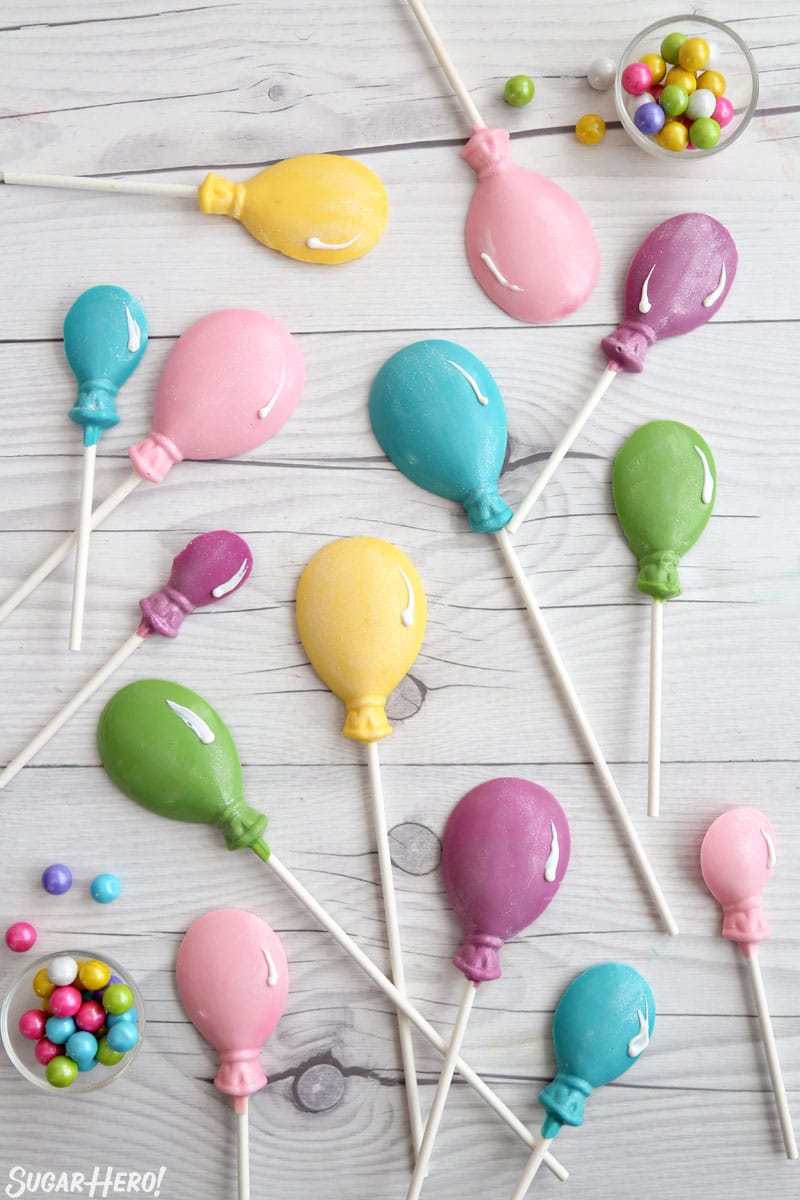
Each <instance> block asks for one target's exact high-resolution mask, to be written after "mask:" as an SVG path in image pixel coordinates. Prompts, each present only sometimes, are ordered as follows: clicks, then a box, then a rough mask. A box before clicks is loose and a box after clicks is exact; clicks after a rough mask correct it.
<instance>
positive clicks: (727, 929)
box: [722, 896, 772, 944]
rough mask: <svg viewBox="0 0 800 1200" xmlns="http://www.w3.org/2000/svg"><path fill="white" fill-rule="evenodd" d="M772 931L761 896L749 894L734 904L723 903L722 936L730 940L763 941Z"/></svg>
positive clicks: (742, 941)
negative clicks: (762, 905)
mask: <svg viewBox="0 0 800 1200" xmlns="http://www.w3.org/2000/svg"><path fill="white" fill-rule="evenodd" d="M771 933H772V929H771V927H770V924H769V921H768V920H767V918H766V917H765V915H764V910H763V909H762V907H761V897H760V896H748V897H746V898H745V899H744V900H735V901H734V902H733V903H732V904H723V906H722V936H723V937H724V938H727V939H728V941H729V942H739V943H740V944H747V943H749V942H763V941H764V940H765V939H766V938H768V937H769V936H770V934H771Z"/></svg>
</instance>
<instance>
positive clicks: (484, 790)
mask: <svg viewBox="0 0 800 1200" xmlns="http://www.w3.org/2000/svg"><path fill="white" fill-rule="evenodd" d="M569 851H570V832H569V825H568V823H567V818H566V816H565V815H564V811H563V809H562V808H561V805H560V804H559V803H558V801H557V800H556V798H555V796H553V795H551V793H550V792H548V791H547V790H546V789H545V788H543V787H540V786H539V784H538V783H530V782H529V781H528V780H527V779H490V780H489V782H488V783H482V784H481V785H480V786H479V787H476V788H473V789H472V791H471V792H467V794H466V796H463V797H462V798H461V800H459V802H458V804H457V805H456V806H455V808H454V809H453V811H452V813H451V814H450V818H449V820H448V822H447V826H446V828H445V831H444V837H443V838H442V875H443V877H444V886H445V888H446V889H447V895H448V896H449V898H450V903H451V904H452V906H453V909H454V911H455V913H456V916H457V917H458V919H459V922H460V923H461V928H462V930H463V931H464V941H463V943H462V945H461V947H460V949H459V950H458V952H457V954H456V956H455V958H454V959H453V962H454V963H455V965H456V966H457V967H458V969H459V971H463V973H464V975H465V976H466V980H467V982H466V987H465V989H464V992H463V995H462V999H461V1004H460V1006H459V1010H458V1015H457V1017H456V1021H455V1025H454V1026H453V1032H452V1034H451V1035H450V1045H449V1046H448V1049H447V1057H446V1058H445V1061H444V1065H443V1067H442V1073H441V1075H440V1076H439V1083H438V1085H437V1087H436V1093H435V1095H434V1098H433V1103H432V1105H431V1110H430V1114H429V1116H428V1122H427V1124H426V1126H425V1136H424V1137H423V1139H422V1148H421V1150H420V1155H419V1158H418V1159H417V1165H416V1168H415V1170H414V1175H413V1178H412V1180H411V1184H410V1186H409V1189H408V1194H407V1196H406V1200H417V1198H418V1197H419V1194H420V1192H421V1191H422V1182H423V1179H424V1177H425V1171H426V1169H427V1165H428V1162H429V1160H430V1156H431V1152H432V1150H433V1143H434V1141H435V1138H436V1134H437V1132H438V1129H439V1125H440V1123H441V1119H442V1115H443V1113H444V1106H445V1104H446V1102H447V1095H448V1092H449V1090H450V1084H451V1082H452V1078H453V1072H454V1070H455V1064H456V1059H457V1058H458V1055H459V1054H460V1052H461V1045H462V1042H463V1040H464V1034H465V1033H466V1029H467V1022H468V1020H469V1015H470V1013H471V1011H472V1005H473V1003H474V1001H475V994H476V992H477V990H478V985H479V984H480V983H483V982H485V981H486V980H490V979H499V978H500V975H501V971H500V959H499V953H500V950H501V949H502V946H503V943H504V942H505V941H507V940H508V939H509V938H511V937H515V936H516V935H517V934H518V933H521V932H522V930H523V929H526V928H527V927H528V926H529V925H530V924H532V923H533V922H534V921H535V920H536V918H537V917H539V916H541V914H542V913H543V912H544V910H545V909H546V908H547V906H548V904H549V903H550V901H551V900H552V899H553V897H554V896H555V894H556V892H557V891H558V889H559V887H560V886H561V880H562V879H563V878H564V874H565V872H566V870H567V863H568V862H569Z"/></svg>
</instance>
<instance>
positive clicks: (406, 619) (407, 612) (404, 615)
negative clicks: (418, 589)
mask: <svg viewBox="0 0 800 1200" xmlns="http://www.w3.org/2000/svg"><path fill="white" fill-rule="evenodd" d="M397 569H398V571H399V572H400V574H401V575H402V576H403V583H404V584H405V585H406V588H407V589H408V605H407V607H406V608H404V609H403V611H402V612H401V613H400V620H401V621H402V622H403V624H404V625H405V626H406V628H409V627H410V626H411V625H413V624H414V589H413V587H412V586H411V580H410V579H409V578H408V576H407V575H406V573H405V571H404V570H403V568H402V567H398V568H397Z"/></svg>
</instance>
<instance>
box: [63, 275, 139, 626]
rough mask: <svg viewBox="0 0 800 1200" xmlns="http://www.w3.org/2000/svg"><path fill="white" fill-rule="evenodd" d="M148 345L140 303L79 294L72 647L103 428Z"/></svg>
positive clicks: (71, 334)
mask: <svg viewBox="0 0 800 1200" xmlns="http://www.w3.org/2000/svg"><path fill="white" fill-rule="evenodd" d="M146 347H147V320H146V318H145V315H144V312H143V311H142V306H141V304H140V303H139V301H138V300H137V299H136V298H135V297H134V296H132V295H131V294H130V292H126V291H125V290H124V288H120V287H110V286H107V285H105V286H101V287H93V288H89V291H88V292H83V294H82V295H80V296H79V297H78V299H77V300H76V301H75V303H74V304H73V305H72V308H71V309H70V310H69V312H68V313H67V315H66V317H65V319H64V353H65V354H66V356H67V362H68V363H69V365H70V367H71V368H72V370H73V373H74V375H75V378H76V379H77V381H78V398H77V400H76V402H75V404H74V405H73V407H72V408H71V409H70V413H69V415H70V419H71V420H73V421H74V422H75V423H76V424H77V425H81V426H83V481H82V483H81V503H80V516H79V520H78V544H77V549H76V552H75V578H74V581H73V589H72V618H71V624H70V633H69V648H70V650H80V648H81V637H82V634H83V610H84V605H85V601H86V576H87V573H88V568H89V534H90V531H91V525H90V522H91V516H92V498H93V495H94V467H95V457H96V454H97V443H98V442H99V440H100V435H101V434H102V432H103V430H104V429H111V428H112V426H114V425H116V424H118V422H119V416H118V414H117V408H116V405H115V404H114V399H115V397H116V394H117V392H118V391H119V389H120V388H121V387H122V385H123V383H125V381H126V380H127V379H128V377H129V376H130V375H132V374H133V372H134V371H135V370H136V368H137V366H138V365H139V361H140V359H141V357H142V355H143V354H144V352H145V349H146Z"/></svg>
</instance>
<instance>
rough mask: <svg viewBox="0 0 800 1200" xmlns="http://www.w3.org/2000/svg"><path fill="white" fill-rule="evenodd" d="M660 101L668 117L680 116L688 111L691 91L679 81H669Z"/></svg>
mask: <svg viewBox="0 0 800 1200" xmlns="http://www.w3.org/2000/svg"><path fill="white" fill-rule="evenodd" d="M658 103H659V104H660V106H661V107H662V108H663V110H664V112H665V113H666V114H667V116H668V117H679V116H680V115H681V113H683V112H686V109H687V107H688V104H689V93H688V92H687V91H686V88H684V87H681V86H680V84H678V83H668V84H667V86H666V87H665V88H664V90H663V92H662V93H661V96H660V97H659V101H658Z"/></svg>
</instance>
